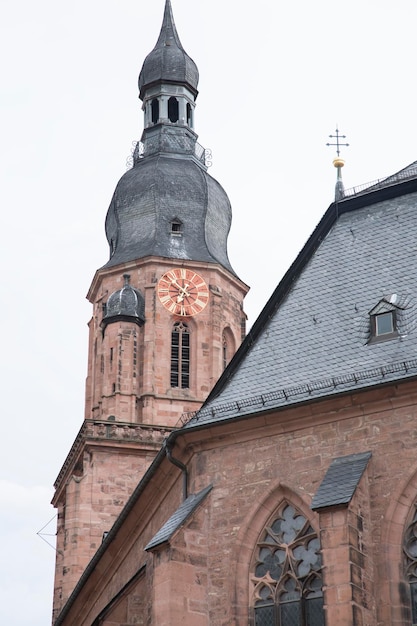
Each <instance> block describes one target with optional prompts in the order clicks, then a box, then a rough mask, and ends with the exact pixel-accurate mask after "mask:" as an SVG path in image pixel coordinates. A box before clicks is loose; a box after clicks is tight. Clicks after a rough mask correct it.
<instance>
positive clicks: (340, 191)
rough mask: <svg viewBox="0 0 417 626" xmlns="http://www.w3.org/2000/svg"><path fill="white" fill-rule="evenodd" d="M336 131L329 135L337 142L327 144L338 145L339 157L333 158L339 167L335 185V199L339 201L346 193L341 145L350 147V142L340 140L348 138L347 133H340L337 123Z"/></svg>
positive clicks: (334, 163) (335, 164) (337, 167)
mask: <svg viewBox="0 0 417 626" xmlns="http://www.w3.org/2000/svg"><path fill="white" fill-rule="evenodd" d="M335 133H336V134H335V135H329V137H330V139H336V142H335V143H326V146H336V154H337V157H336V158H335V159H333V165H334V167H335V168H336V169H337V180H336V187H335V200H336V202H337V201H338V200H341V199H342V198H343V196H344V195H345V188H344V185H343V180H342V167H343V166H344V164H345V162H344V160H343V159H341V158H340V146H346V147H348V146H349V144H348V143H341V142H340V140H341V139H346V135H341V134H340V133H339V128H338V126H337V124H336V131H335Z"/></svg>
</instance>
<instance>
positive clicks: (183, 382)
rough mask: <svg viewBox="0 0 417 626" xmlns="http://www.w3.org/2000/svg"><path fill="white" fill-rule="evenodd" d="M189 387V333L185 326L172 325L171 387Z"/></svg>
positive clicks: (182, 324)
mask: <svg viewBox="0 0 417 626" xmlns="http://www.w3.org/2000/svg"><path fill="white" fill-rule="evenodd" d="M189 386H190V331H189V329H188V326H187V324H184V323H183V322H177V323H176V324H174V327H173V329H172V335H171V387H179V388H180V389H188V387H189Z"/></svg>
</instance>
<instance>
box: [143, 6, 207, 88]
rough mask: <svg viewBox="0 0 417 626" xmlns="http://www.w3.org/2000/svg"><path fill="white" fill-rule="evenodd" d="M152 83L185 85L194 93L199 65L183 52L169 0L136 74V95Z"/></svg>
mask: <svg viewBox="0 0 417 626" xmlns="http://www.w3.org/2000/svg"><path fill="white" fill-rule="evenodd" d="M155 83H175V84H183V85H187V86H188V87H189V89H190V90H191V91H192V92H193V93H194V95H195V96H196V95H197V93H198V92H197V86H198V69H197V66H196V64H195V63H194V61H193V60H192V58H191V57H189V56H188V54H187V53H186V52H185V50H184V48H183V47H182V44H181V41H180V38H179V37H178V33H177V29H176V27H175V23H174V18H173V15H172V8H171V2H170V0H167V1H166V4H165V12H164V19H163V22H162V28H161V32H160V35H159V39H158V41H157V43H156V45H155V48H154V49H153V50H152V52H150V53H149V54H148V56H147V57H146V59H145V61H144V63H143V66H142V69H141V72H140V74H139V97H140V98H141V99H142V100H143V96H144V92H145V90H146V88H147V87H149V85H152V84H155Z"/></svg>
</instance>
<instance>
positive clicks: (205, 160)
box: [127, 141, 212, 169]
mask: <svg viewBox="0 0 417 626" xmlns="http://www.w3.org/2000/svg"><path fill="white" fill-rule="evenodd" d="M145 156H146V146H145V143H144V142H143V141H134V142H133V148H132V154H131V156H130V157H129V158H128V160H127V167H128V169H131V168H132V167H134V166H135V165H136V163H137V162H138V161H140V160H141V159H143V158H144V157H145ZM194 156H195V157H196V159H197V160H198V161H200V163H202V164H203V165H205V167H207V168H208V167H211V165H212V152H211V150H210V149H209V148H204V147H203V146H202V145H201V144H200V143H198V141H196V142H195V145H194Z"/></svg>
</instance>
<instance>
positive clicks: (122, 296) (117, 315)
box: [101, 274, 145, 331]
mask: <svg viewBox="0 0 417 626" xmlns="http://www.w3.org/2000/svg"><path fill="white" fill-rule="evenodd" d="M123 278H124V285H123V287H122V288H121V289H119V290H118V291H115V292H114V293H112V294H111V296H110V297H109V299H108V300H107V303H106V310H105V315H104V317H103V321H102V323H101V327H102V329H103V331H104V329H105V328H106V326H107V325H108V324H111V323H112V322H117V321H120V320H124V321H129V322H134V323H135V324H138V326H142V325H143V324H144V323H145V300H144V298H143V295H142V294H141V292H140V291H139V290H138V289H134V288H133V287H132V285H131V284H130V275H129V274H124V275H123Z"/></svg>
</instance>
